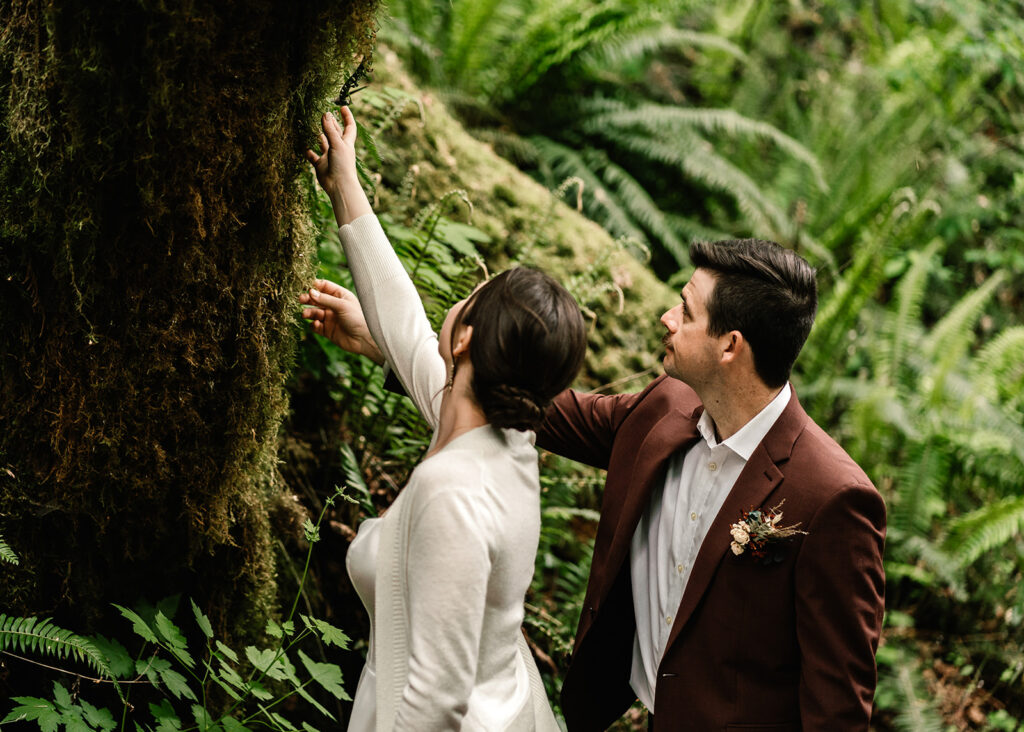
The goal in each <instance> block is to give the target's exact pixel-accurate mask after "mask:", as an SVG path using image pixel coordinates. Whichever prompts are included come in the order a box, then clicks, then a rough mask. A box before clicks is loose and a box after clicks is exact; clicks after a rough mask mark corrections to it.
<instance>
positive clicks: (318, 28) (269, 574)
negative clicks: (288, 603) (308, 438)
mask: <svg viewBox="0 0 1024 732" xmlns="http://www.w3.org/2000/svg"><path fill="white" fill-rule="evenodd" d="M375 5H376V2H375V0H348V1H341V2H329V1H327V0H310V1H309V2H303V3H291V2H279V1H275V0H245V1H238V2H229V1H227V2H226V1H223V0H221V1H214V0H205V1H204V0H198V1H196V2H189V3H181V4H165V3H163V2H159V1H156V2H150V1H147V0H134V1H122V2H115V1H112V2H104V3H93V2H89V1H88V0H77V1H76V0H24V1H23V2H16V1H15V2H12V1H10V0H4V1H3V2H0V29H2V30H0V527H2V531H3V534H4V537H5V539H6V540H7V542H8V543H9V544H10V545H11V546H12V547H13V548H14V549H15V550H16V551H17V552H18V554H19V556H20V558H21V560H22V561H21V565H20V566H19V567H13V566H10V565H4V566H3V567H2V568H0V575H2V576H0V584H2V585H3V586H4V592H3V593H2V597H0V609H2V610H3V611H5V612H14V613H30V612H31V613H46V614H53V613H56V614H57V615H58V617H60V616H61V615H62V614H68V613H73V614H74V615H75V617H76V619H78V620H79V621H80V622H79V624H77V625H76V627H77V628H82V625H81V623H88V622H91V621H94V620H96V619H97V618H98V617H99V616H100V615H101V614H102V613H104V612H105V610H106V608H107V607H108V603H110V602H127V603H129V604H130V603H132V602H135V601H136V600H137V599H138V598H140V597H148V598H151V599H155V598H158V597H160V596H162V595H166V594H169V593H171V592H181V593H183V594H189V595H192V596H194V597H196V598H197V599H198V600H201V601H202V602H203V604H204V606H205V607H208V608H210V609H211V610H213V611H214V612H215V613H219V617H220V624H221V626H222V627H232V628H233V629H234V630H236V631H237V630H240V629H244V628H245V627H247V626H248V625H249V624H250V623H251V621H252V619H253V618H254V617H256V614H257V613H260V612H262V611H264V610H265V609H267V608H268V607H269V606H270V605H271V604H272V601H273V595H274V586H275V585H274V562H273V549H272V537H271V534H270V528H269V527H270V523H269V516H270V514H271V513H272V512H273V511H274V510H276V506H277V505H278V504H279V503H280V499H279V496H280V495H281V493H282V491H281V487H280V486H279V484H278V483H279V480H278V479H277V477H276V442H277V433H278V428H279V424H280V422H281V419H282V416H283V413H284V411H285V409H286V401H285V395H284V391H283V382H284V376H285V372H286V370H287V367H288V365H289V359H290V354H291V350H292V345H293V344H292V340H293V333H294V327H293V325H294V324H293V321H294V318H295V315H296V309H297V308H296V302H297V293H298V291H299V289H300V288H301V286H302V284H303V283H304V282H305V281H306V280H307V279H308V277H309V274H310V271H311V270H310V267H309V260H310V257H309V256H308V255H309V252H310V251H311V246H312V242H311V233H310V232H309V231H307V229H306V223H305V221H306V215H305V213H304V210H305V201H304V195H305V194H304V193H303V191H304V190H305V188H304V186H303V185H302V184H301V180H302V178H301V174H302V171H303V167H304V165H305V163H304V162H303V159H302V151H303V150H304V149H305V148H306V147H308V146H309V145H310V144H311V143H312V142H313V141H314V140H315V129H316V126H317V125H318V122H319V114H320V112H321V111H322V110H323V109H324V108H325V106H326V104H327V100H328V99H329V98H330V97H332V96H333V95H335V94H336V93H337V90H338V87H340V85H341V81H342V78H341V75H342V72H343V69H344V68H346V67H350V66H351V65H352V59H353V58H355V57H357V55H358V54H365V53H368V52H369V48H370V43H371V42H372V35H373V30H374V15H373V14H374V12H375Z"/></svg>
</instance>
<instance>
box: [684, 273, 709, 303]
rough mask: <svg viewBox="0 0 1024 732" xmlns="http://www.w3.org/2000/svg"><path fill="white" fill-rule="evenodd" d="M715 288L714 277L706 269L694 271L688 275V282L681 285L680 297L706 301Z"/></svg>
mask: <svg viewBox="0 0 1024 732" xmlns="http://www.w3.org/2000/svg"><path fill="white" fill-rule="evenodd" d="M714 286H715V277H714V275H713V274H711V272H709V271H708V270H706V269H695V270H694V271H693V274H692V275H690V279H689V281H688V282H687V283H686V284H685V285H683V289H682V292H681V294H682V296H683V297H685V298H687V299H689V298H694V299H697V300H700V301H704V300H706V299H707V296H708V295H709V294H710V292H711V290H712V289H713V288H714Z"/></svg>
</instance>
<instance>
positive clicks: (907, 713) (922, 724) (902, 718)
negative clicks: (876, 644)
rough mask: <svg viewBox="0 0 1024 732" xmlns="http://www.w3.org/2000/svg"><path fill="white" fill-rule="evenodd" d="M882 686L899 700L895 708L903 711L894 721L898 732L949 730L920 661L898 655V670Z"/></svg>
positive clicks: (886, 678)
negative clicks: (927, 682)
mask: <svg viewBox="0 0 1024 732" xmlns="http://www.w3.org/2000/svg"><path fill="white" fill-rule="evenodd" d="M879 685H880V686H881V687H883V688H884V690H885V691H888V692H889V693H893V694H894V695H895V696H896V698H897V699H898V700H899V702H898V703H897V704H895V705H894V707H895V708H896V709H899V710H900V711H899V713H897V715H896V718H895V719H894V720H893V724H894V726H895V727H896V729H898V730H906V732H942V730H944V729H945V723H944V722H943V721H942V716H941V714H940V713H939V711H938V709H937V707H936V702H935V699H934V697H933V695H932V694H930V693H929V692H928V689H927V687H926V685H925V681H924V678H923V677H922V676H921V668H920V663H919V662H918V661H917V659H916V658H912V657H911V656H910V654H907V653H900V654H898V660H897V662H896V664H895V668H892V669H891V670H890V671H889V672H888V673H886V674H884V675H883V677H882V678H881V679H879ZM880 691H881V690H880Z"/></svg>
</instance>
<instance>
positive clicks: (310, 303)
mask: <svg viewBox="0 0 1024 732" xmlns="http://www.w3.org/2000/svg"><path fill="white" fill-rule="evenodd" d="M299 302H301V303H302V304H303V305H305V306H306V307H305V308H303V310H302V317H303V318H305V319H306V320H309V321H311V322H312V325H313V332H314V333H316V334H318V335H322V336H323V337H324V338H327V339H328V340H330V341H331V342H332V343H334V344H335V345H337V346H339V347H340V348H343V349H344V350H346V351H349V352H350V353H358V354H360V355H362V356H366V357H367V358H369V359H371V360H373V361H374V362H375V363H377V364H383V363H384V354H383V353H381V350H380V348H378V347H377V343H376V342H375V341H374V340H373V336H371V335H370V329H369V328H367V327H366V318H365V317H363V308H362V306H361V305H360V304H359V299H358V298H357V297H356V296H355V294H354V293H352V292H350V291H349V290H346V289H345V288H344V287H342V286H341V285H337V284H335V283H333V282H331V281H330V280H314V281H313V287H312V288H310V290H309V292H308V293H307V292H304V293H302V294H301V295H299Z"/></svg>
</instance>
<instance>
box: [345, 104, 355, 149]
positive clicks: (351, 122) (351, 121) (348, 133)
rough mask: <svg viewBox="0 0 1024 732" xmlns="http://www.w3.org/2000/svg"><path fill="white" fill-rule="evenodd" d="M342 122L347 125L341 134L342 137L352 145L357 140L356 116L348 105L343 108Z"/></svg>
mask: <svg viewBox="0 0 1024 732" xmlns="http://www.w3.org/2000/svg"><path fill="white" fill-rule="evenodd" d="M341 122H342V124H343V125H345V129H344V131H343V132H342V135H341V136H342V139H343V140H345V142H347V143H349V144H350V145H354V144H355V141H356V118H355V117H353V116H352V110H351V109H349V108H348V107H342V108H341Z"/></svg>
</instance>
